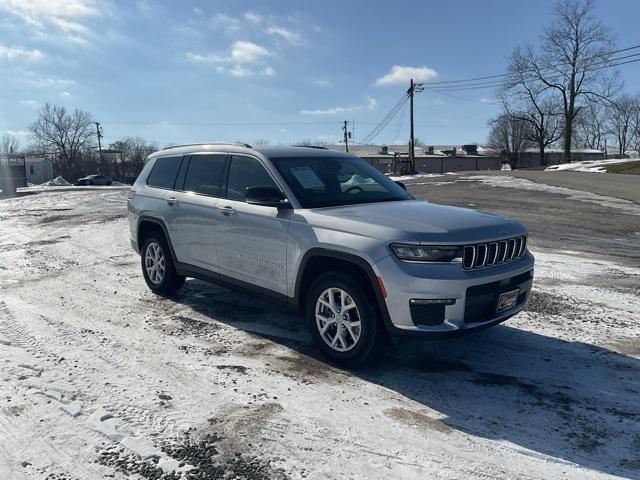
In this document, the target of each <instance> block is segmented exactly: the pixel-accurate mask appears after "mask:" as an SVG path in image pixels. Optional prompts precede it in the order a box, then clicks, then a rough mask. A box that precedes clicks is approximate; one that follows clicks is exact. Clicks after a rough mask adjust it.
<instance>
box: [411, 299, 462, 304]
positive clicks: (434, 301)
mask: <svg viewBox="0 0 640 480" xmlns="http://www.w3.org/2000/svg"><path fill="white" fill-rule="evenodd" d="M409 303H410V304H411V305H435V304H440V305H453V304H454V303H456V299H455V298H412V299H411V300H409Z"/></svg>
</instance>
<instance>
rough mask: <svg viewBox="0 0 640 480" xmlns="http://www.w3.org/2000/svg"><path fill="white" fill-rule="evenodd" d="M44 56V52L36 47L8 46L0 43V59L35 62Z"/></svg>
mask: <svg viewBox="0 0 640 480" xmlns="http://www.w3.org/2000/svg"><path fill="white" fill-rule="evenodd" d="M43 58H44V53H42V52H41V51H40V50H38V49H36V48H34V49H31V50H29V49H26V48H23V47H8V46H6V45H3V44H1V43H0V59H6V60H27V61H30V62H35V61H38V60H42V59H43Z"/></svg>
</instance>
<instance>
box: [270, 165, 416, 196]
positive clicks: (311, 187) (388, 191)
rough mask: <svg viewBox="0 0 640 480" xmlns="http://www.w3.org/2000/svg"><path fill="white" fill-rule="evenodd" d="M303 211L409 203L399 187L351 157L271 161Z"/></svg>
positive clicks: (404, 192) (407, 194)
mask: <svg viewBox="0 0 640 480" xmlns="http://www.w3.org/2000/svg"><path fill="white" fill-rule="evenodd" d="M271 161H272V162H273V164H274V165H275V166H276V168H277V169H278V171H279V172H280V174H281V175H282V176H283V177H284V179H285V181H286V182H287V184H288V185H289V187H291V190H293V192H294V193H295V195H296V197H297V198H298V200H299V201H300V203H301V205H302V207H303V208H319V207H332V206H337V205H351V204H357V203H372V202H390V201H397V200H410V199H412V198H413V197H412V196H411V195H409V193H407V192H406V191H405V190H404V189H403V188H402V187H400V186H399V185H398V184H396V183H395V182H394V181H392V180H390V179H389V178H388V177H387V176H386V175H384V174H383V173H382V172H380V171H379V170H378V169H376V168H375V167H372V166H371V165H369V164H368V163H367V162H365V161H364V160H362V159H361V158H355V157H330V156H318V157H316V156H314V157H282V158H271Z"/></svg>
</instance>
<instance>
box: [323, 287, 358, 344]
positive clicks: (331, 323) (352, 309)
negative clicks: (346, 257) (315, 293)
mask: <svg viewBox="0 0 640 480" xmlns="http://www.w3.org/2000/svg"><path fill="white" fill-rule="evenodd" d="M315 317H316V326H317V328H318V332H320V336H321V337H322V340H324V342H325V343H326V344H327V345H329V347H331V348H332V349H333V350H336V351H337V352H348V351H349V350H351V349H352V348H353V347H355V346H356V345H357V343H358V340H359V339H360V333H361V318H360V312H359V311H358V306H357V305H356V303H355V301H354V300H353V298H352V297H351V295H349V294H348V293H347V292H345V291H344V290H342V289H340V288H328V289H326V290H325V291H324V292H322V293H321V294H320V296H319V297H318V300H317V301H316V308H315Z"/></svg>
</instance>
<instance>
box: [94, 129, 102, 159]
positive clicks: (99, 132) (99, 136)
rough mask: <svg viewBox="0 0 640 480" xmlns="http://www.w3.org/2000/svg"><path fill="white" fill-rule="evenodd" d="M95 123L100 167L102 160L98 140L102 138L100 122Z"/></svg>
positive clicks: (100, 146) (100, 145) (100, 144)
mask: <svg viewBox="0 0 640 480" xmlns="http://www.w3.org/2000/svg"><path fill="white" fill-rule="evenodd" d="M95 124H96V132H97V134H98V151H99V152H100V167H102V166H103V160H102V143H101V142H100V139H101V138H102V132H101V131H100V123H99V122H95Z"/></svg>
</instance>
